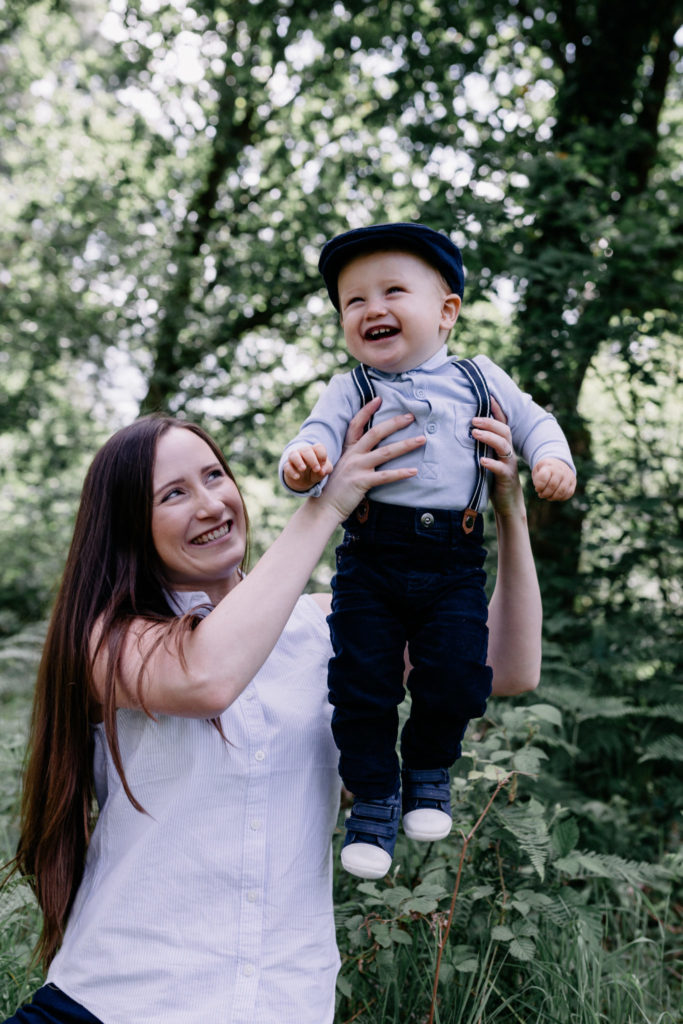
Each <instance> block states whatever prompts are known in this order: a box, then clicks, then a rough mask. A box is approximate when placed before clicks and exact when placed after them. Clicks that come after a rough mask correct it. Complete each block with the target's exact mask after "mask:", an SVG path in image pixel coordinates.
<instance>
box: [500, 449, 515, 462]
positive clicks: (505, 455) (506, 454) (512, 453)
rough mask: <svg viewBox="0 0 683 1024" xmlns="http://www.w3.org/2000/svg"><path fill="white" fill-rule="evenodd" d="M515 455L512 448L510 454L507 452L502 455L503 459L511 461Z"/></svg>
mask: <svg viewBox="0 0 683 1024" xmlns="http://www.w3.org/2000/svg"><path fill="white" fill-rule="evenodd" d="M514 454H515V453H514V451H513V450H512V448H511V449H510V451H509V452H505V454H504V455H501V459H511V458H512V456H513V455H514Z"/></svg>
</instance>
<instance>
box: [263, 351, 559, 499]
mask: <svg viewBox="0 0 683 1024" xmlns="http://www.w3.org/2000/svg"><path fill="white" fill-rule="evenodd" d="M475 361H476V363H477V365H478V366H479V367H480V369H481V371H482V373H483V374H484V377H485V378H486V382H487V384H488V387H489V391H490V392H491V394H492V395H493V396H494V398H496V399H497V401H498V403H499V404H500V406H501V408H502V409H503V412H504V413H505V415H506V417H507V421H508V425H509V427H510V430H511V432H512V443H513V445H514V448H515V451H516V452H517V454H518V455H520V456H521V457H522V458H523V459H524V461H525V462H526V463H528V465H529V466H530V467H531V468H532V469H533V467H534V466H535V465H536V463H537V462H538V461H540V459H542V458H547V457H549V456H552V457H553V458H557V459H561V460H562V461H563V462H566V463H567V465H569V466H571V468H572V470H574V472H576V470H575V468H574V463H573V461H572V457H571V452H570V450H569V445H568V443H567V439H566V437H565V436H564V433H563V432H562V429H561V427H560V425H559V423H558V422H557V420H556V419H555V417H554V416H553V415H552V413H549V412H547V411H546V410H545V409H542V408H541V406H540V405H538V404H537V403H536V402H534V401H533V399H532V397H531V395H529V394H526V393H525V392H523V391H521V390H520V388H519V387H518V386H517V385H516V384H515V382H514V381H513V380H512V378H511V377H509V376H508V374H507V373H505V371H504V370H501V368H500V367H499V366H497V365H496V364H495V363H494V362H492V360H490V359H489V358H488V357H487V356H484V355H478V356H475ZM370 377H371V379H372V382H373V385H374V387H375V391H376V394H377V395H379V396H380V397H381V399H382V405H381V407H380V409H379V411H378V412H377V413H376V414H375V420H374V422H375V423H377V422H380V421H381V420H383V419H386V418H388V417H390V416H395V415H397V414H401V413H406V412H410V413H412V414H413V416H414V417H415V420H414V422H413V423H411V424H409V426H407V427H406V428H405V429H404V430H399V431H397V432H396V433H395V434H392V435H391V436H390V437H389V438H387V439H386V440H385V441H383V442H381V443H382V444H390V443H392V442H393V441H398V440H400V439H401V438H403V437H412V436H415V435H417V434H424V436H425V437H426V439H427V442H426V444H425V445H424V446H423V447H422V448H418V449H417V450H416V451H413V452H409V453H407V454H406V455H402V456H399V457H398V458H397V459H395V460H393V462H392V463H391V464H390V465H391V466H392V467H397V468H398V467H399V466H411V467H416V468H417V470H418V473H417V476H413V477H409V478H408V479H407V480H399V481H398V482H397V483H393V484H385V485H384V486H382V487H378V488H373V489H372V490H371V491H370V492H369V496H370V497H371V498H372V499H373V500H374V501H380V502H386V503H387V504H389V505H407V506H409V507H411V508H445V509H464V508H466V507H467V505H468V503H469V500H470V498H471V496H472V492H473V490H474V485H475V481H476V464H475V460H474V440H473V439H472V437H471V436H470V428H471V426H472V417H473V416H476V415H477V400H476V396H475V394H474V392H473V391H472V389H471V387H470V385H469V384H468V382H467V378H466V377H465V375H464V374H463V373H462V372H461V371H460V370H458V369H457V367H455V366H454V365H453V363H452V362H451V359H450V357H449V354H448V351H447V349H446V346H445V345H444V346H443V347H442V348H441V349H440V350H439V352H437V353H435V354H434V355H433V356H431V357H430V358H429V359H427V360H426V361H425V362H424V363H421V364H420V365H419V366H416V367H415V369H413V370H406V371H405V372H403V373H384V372H383V371H381V370H375V369H371V370H370ZM359 408H360V398H359V395H358V389H357V388H356V386H355V384H354V382H353V378H352V375H351V373H350V372H348V373H339V374H335V376H334V377H333V378H332V379H331V381H330V382H329V384H328V385H327V387H326V388H325V390H324V391H323V393H322V395H321V396H320V398H319V399H318V401H317V403H316V405H315V407H314V408H313V410H312V412H311V414H310V416H309V417H308V418H307V419H306V421H305V422H304V423H303V425H302V427H301V429H300V431H299V433H298V434H297V436H296V437H295V438H294V440H293V441H290V442H289V444H288V445H287V446H286V448H285V450H284V452H283V455H282V458H281V460H280V466H279V474H280V480H281V481H282V483H283V484H284V478H283V474H282V467H283V463H284V461H285V459H286V457H287V455H288V453H289V452H290V451H292V450H293V449H295V448H301V447H304V446H306V445H309V444H310V445H312V444H318V443H322V444H324V445H325V448H326V449H327V454H328V456H329V458H330V460H331V462H332V463H333V465H334V464H336V462H337V460H338V459H339V456H340V455H341V451H342V445H343V441H344V437H345V435H346V429H347V427H348V424H349V421H350V420H351V419H352V418H353V416H355V414H356V413H357V412H358V410H359ZM324 484H325V481H324V480H323V481H322V483H320V484H318V485H317V486H316V487H314V488H312V489H311V490H310V491H307V492H306V494H307V495H312V496H314V497H317V496H318V495H319V494H320V493H321V491H322V488H323V486H324ZM284 486H285V488H286V489H287V490H288V491H289V493H290V494H295V493H299V492H295V491H291V490H290V489H289V488H288V487H287V485H286V484H284ZM300 496H301V495H300ZM487 500H488V491H487V489H485V490H484V493H483V495H482V500H481V502H480V510H483V508H484V507H485V505H486V502H487Z"/></svg>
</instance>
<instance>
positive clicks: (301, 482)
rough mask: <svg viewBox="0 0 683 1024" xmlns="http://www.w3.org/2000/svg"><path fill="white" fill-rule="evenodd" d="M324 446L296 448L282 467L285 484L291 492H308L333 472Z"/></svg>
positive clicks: (315, 445)
mask: <svg viewBox="0 0 683 1024" xmlns="http://www.w3.org/2000/svg"><path fill="white" fill-rule="evenodd" d="M333 468H334V467H333V465H332V463H331V462H330V460H329V459H328V457H327V451H326V450H325V445H324V444H314V445H309V446H308V447H306V448H297V450H296V451H293V452H292V453H291V455H290V456H289V457H288V459H287V461H286V462H285V464H284V466H283V467H282V475H283V477H284V480H285V483H286V484H287V486H288V487H289V488H290V490H292V491H302V492H303V491H310V489H311V487H315V485H316V484H319V483H320V481H321V480H324V478H325V477H326V476H329V475H330V473H331V472H332V470H333Z"/></svg>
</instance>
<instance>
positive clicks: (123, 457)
mask: <svg viewBox="0 0 683 1024" xmlns="http://www.w3.org/2000/svg"><path fill="white" fill-rule="evenodd" d="M171 427H181V428H183V429H186V430H190V431H192V432H193V433H195V434H197V435H198V436H199V437H201V438H202V440H203V441H205V442H206V444H207V445H209V447H210V448H211V450H212V451H213V453H214V454H215V456H216V458H217V459H218V461H219V462H220V464H221V466H222V467H223V469H224V470H225V472H226V473H227V474H228V476H229V477H230V479H231V480H233V481H234V477H233V475H232V472H231V471H230V468H229V466H228V464H227V462H226V460H225V457H224V456H223V454H222V452H221V451H220V449H219V448H218V446H217V445H216V444H215V442H214V441H213V440H212V439H211V438H210V437H209V436H208V434H206V433H205V431H203V430H202V429H201V428H200V427H198V426H196V425H195V424H192V423H186V422H184V421H182V420H176V419H172V418H171V417H168V416H158V415H154V416H147V417H143V418H141V419H139V420H136V421H135V423H133V424H131V425H130V426H128V427H124V428H123V429H122V430H119V431H118V432H117V433H116V434H114V435H113V437H111V438H110V439H109V440H108V441H107V442H106V444H105V445H104V446H103V447H102V448H101V449H100V450H99V452H98V453H97V455H96V456H95V458H94V460H93V463H92V465H91V467H90V469H89V471H88V474H87V476H86V479H85V483H84V485H83V491H82V494H81V501H80V505H79V509H78V514H77V517H76V524H75V527H74V534H73V539H72V542H71V547H70V550H69V554H68V557H67V561H66V566H65V569H64V574H63V577H62V581H61V585H60V588H59V592H58V595H57V599H56V602H55V605H54V609H53V612H52V618H51V621H50V625H49V629H48V633H47V638H46V641H45V646H44V649H43V655H42V659H41V663H40V667H39V669H38V677H37V682H36V688H35V694H34V700H33V711H32V716H31V726H30V733H29V743H28V750H27V760H26V768H25V773H24V786H23V794H22V803H21V829H20V838H19V843H18V846H17V853H16V857H15V858H14V860H13V861H12V872H14V871H17V870H18V871H20V872H21V873H22V874H24V875H26V876H28V878H29V880H30V882H31V885H32V887H33V889H34V892H35V894H36V898H37V900H38V903H39V904H40V907H41V909H42V912H43V928H42V932H41V935H40V938H39V940H38V944H37V946H36V950H35V956H36V958H37V959H38V960H40V961H41V962H42V963H43V965H44V966H47V965H48V964H49V963H50V961H51V960H52V958H53V957H54V955H55V953H56V952H57V950H58V948H59V946H60V945H61V941H62V938H63V934H64V928H65V925H66V921H67V918H68V915H69V911H70V909H71V906H72V903H73V900H74V897H75V895H76V891H77V889H78V886H79V883H80V881H81V877H82V874H83V868H84V863H85V854H86V850H87V847H88V842H89V840H90V834H91V829H92V824H93V803H94V780H93V764H92V753H93V751H92V732H91V728H92V727H91V723H92V720H93V712H94V711H95V710H96V705H95V699H94V696H93V690H92V663H93V658H94V653H95V652H93V651H91V636H92V633H93V629H94V627H95V624H96V623H98V628H101V633H100V638H99V643H98V650H99V649H100V648H102V647H104V648H105V649H106V650H107V653H108V668H107V679H106V683H105V700H104V705H103V708H102V714H103V719H104V727H105V732H106V736H107V742H108V744H109V748H110V750H111V753H112V758H113V761H114V764H115V766H116V769H117V771H118V773H119V776H120V777H121V780H122V783H123V786H124V788H125V791H126V793H127V795H128V798H129V800H130V801H131V803H132V804H133V805H134V806H135V807H136V808H137V809H138V810H139V811H143V810H144V809H143V808H142V807H141V806H140V804H139V803H138V802H137V800H136V799H135V797H134V795H133V793H131V791H130V789H129V787H128V783H127V781H126V778H125V773H124V770H123V764H122V762H121V755H120V750H119V744H118V736H117V729H116V699H115V682H116V677H117V671H118V667H119V664H120V658H121V652H122V647H123V642H124V639H125V635H126V630H127V626H128V624H129V623H130V621H131V620H132V619H133V618H135V617H142V618H145V619H147V620H148V621H149V623H150V626H151V625H153V624H154V623H160V622H165V623H167V624H168V632H174V631H175V633H176V637H177V640H178V644H179V653H180V656H181V657H182V647H181V644H182V636H183V635H185V634H186V631H187V629H189V628H192V626H193V625H195V624H196V621H198V620H197V619H196V617H195V618H194V619H193V618H192V617H191V616H186V617H184V619H183V620H181V622H180V623H179V620H178V619H177V617H176V616H175V614H174V612H173V610H172V609H171V607H170V606H169V603H168V600H167V596H166V595H167V592H168V590H170V589H171V588H170V586H169V584H168V581H167V580H166V579H165V577H164V570H163V565H162V563H161V561H160V559H159V558H158V556H157V553H156V550H155V547H154V543H153V540H152V473H153V469H154V459H155V454H156V448H157V443H158V440H159V438H160V437H161V436H162V435H163V434H165V433H166V431H167V430H169V429H170V428H171ZM245 519H246V509H245ZM247 526H248V520H247ZM246 559H247V552H245V558H244V560H243V565H242V567H243V568H244V566H245V564H246ZM161 639H163V637H162V638H161ZM138 693H139V685H138ZM139 696H141V695H140V693H139ZM141 706H142V708H143V709H144V710H146V708H145V706H144V702H143V701H142V699H141ZM214 724H217V723H216V722H214ZM217 727H218V728H219V729H220V725H219V724H218V725H217Z"/></svg>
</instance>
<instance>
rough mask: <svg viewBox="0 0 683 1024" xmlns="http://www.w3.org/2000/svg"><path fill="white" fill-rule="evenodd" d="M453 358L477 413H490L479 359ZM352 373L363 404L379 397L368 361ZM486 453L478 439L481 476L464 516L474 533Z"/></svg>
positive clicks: (467, 528)
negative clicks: (464, 380) (475, 403)
mask: <svg viewBox="0 0 683 1024" xmlns="http://www.w3.org/2000/svg"><path fill="white" fill-rule="evenodd" d="M451 362H452V363H453V366H457V368H458V369H459V370H460V371H461V372H462V373H464V374H465V376H466V377H467V382H468V384H469V385H470V387H471V388H472V391H474V394H475V396H476V399H477V416H490V415H491V396H490V394H489V389H488V386H487V384H486V380H485V378H484V374H483V373H482V372H481V370H480V369H479V367H478V366H477V364H476V363H475V361H474V360H473V359H452V360H451ZM351 374H352V377H353V382H354V384H355V385H356V389H357V391H358V394H359V396H360V404H361V408H362V407H363V406H364V405H367V403H368V402H370V401H372V399H373V398H374V397H375V388H374V386H373V383H372V381H371V380H370V376H369V374H368V367H367V366H366V365H365V364H364V363H359V364H358V366H356V367H355V368H354V369H353V370H352V371H351ZM371 424H372V420H370V422H369V423H368V425H367V427H366V428H365V429H366V430H367V429H368V428H369V427H370V426H371ZM484 455H486V445H485V444H484V443H483V442H482V441H475V445H474V462H475V467H476V474H477V477H476V483H475V486H474V491H473V492H472V497H471V498H470V500H469V503H468V505H467V508H466V509H465V511H464V512H463V516H462V528H463V530H464V532H465V533H471V532H472V530H473V529H474V524H475V522H476V520H477V515H478V513H479V505H480V503H481V497H482V494H483V493H484V485H485V483H486V470H485V469H484V467H483V466H482V464H481V459H482V456H484Z"/></svg>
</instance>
